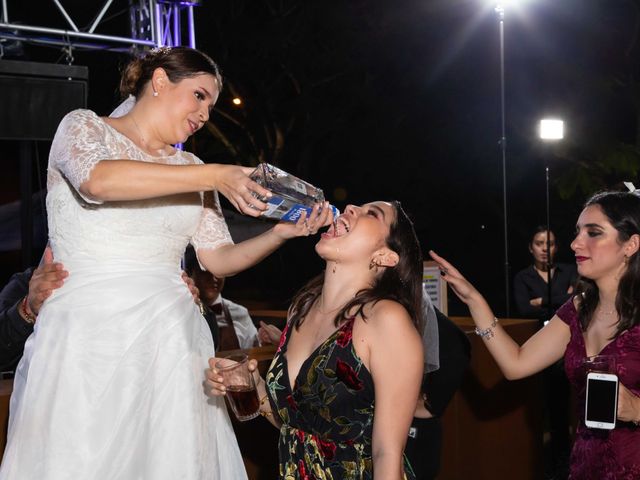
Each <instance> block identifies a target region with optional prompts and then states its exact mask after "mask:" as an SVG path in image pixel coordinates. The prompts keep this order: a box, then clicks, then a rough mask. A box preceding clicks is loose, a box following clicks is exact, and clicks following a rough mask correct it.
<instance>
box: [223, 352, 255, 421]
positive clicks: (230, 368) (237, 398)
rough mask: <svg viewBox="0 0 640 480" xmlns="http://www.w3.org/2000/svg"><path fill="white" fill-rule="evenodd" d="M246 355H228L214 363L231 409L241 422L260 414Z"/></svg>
mask: <svg viewBox="0 0 640 480" xmlns="http://www.w3.org/2000/svg"><path fill="white" fill-rule="evenodd" d="M248 361H249V359H248V357H247V355H246V354H244V353H240V354H233V355H229V356H228V357H225V358H223V359H221V360H220V361H218V362H217V363H216V370H217V371H218V373H219V374H220V376H221V377H222V379H223V381H222V383H223V384H224V386H225V388H226V391H227V393H226V397H227V401H228V402H229V405H230V406H231V410H233V413H234V414H235V416H236V418H237V419H238V420H240V421H241V422H245V421H247V420H251V419H253V418H256V417H257V416H258V415H259V414H260V401H259V399H258V392H257V390H256V385H255V382H254V380H253V375H252V374H251V372H250V371H249V368H248Z"/></svg>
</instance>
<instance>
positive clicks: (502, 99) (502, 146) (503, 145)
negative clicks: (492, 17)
mask: <svg viewBox="0 0 640 480" xmlns="http://www.w3.org/2000/svg"><path fill="white" fill-rule="evenodd" d="M495 11H496V13H497V14H498V21H499V27H500V117H501V136H500V142H499V143H500V151H501V154H502V210H503V217H504V285H505V309H506V316H507V317H509V312H510V308H509V304H510V288H509V284H510V282H509V276H510V275H509V273H510V272H509V271H510V268H509V231H508V221H507V133H506V114H505V80H504V6H503V4H502V3H498V4H497V5H496V8H495Z"/></svg>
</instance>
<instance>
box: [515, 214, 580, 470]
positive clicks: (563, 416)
mask: <svg viewBox="0 0 640 480" xmlns="http://www.w3.org/2000/svg"><path fill="white" fill-rule="evenodd" d="M547 231H548V230H547V227H546V226H544V225H541V226H538V227H537V228H536V230H535V231H534V232H533V236H532V237H531V239H530V241H529V252H530V253H531V255H532V257H533V264H532V265H530V266H529V267H527V268H525V269H524V270H521V271H520V272H518V273H517V274H516V276H515V278H514V281H513V290H514V296H515V300H516V306H517V308H518V313H519V315H520V316H522V317H524V318H533V319H537V320H538V322H539V325H540V328H542V326H543V325H544V324H545V322H547V321H548V320H549V319H550V318H551V317H552V316H553V312H555V311H556V310H557V309H558V308H560V307H561V306H562V305H563V304H564V303H565V302H566V301H567V300H569V298H571V297H572V294H573V291H574V286H575V284H576V281H577V277H578V274H577V272H576V267H575V265H569V264H566V263H559V262H556V261H555V259H556V254H557V252H558V243H557V240H556V236H555V233H554V232H552V231H549V240H550V241H549V244H550V247H551V248H550V249H548V248H547ZM549 265H551V303H549V288H548V285H549V284H548V273H549V270H548V267H549ZM543 388H544V396H545V416H546V423H547V424H548V425H549V427H548V428H549V440H550V441H549V443H548V445H546V446H545V477H546V478H549V479H554V480H562V479H566V478H567V475H568V468H569V452H570V450H571V437H570V431H569V430H570V424H571V419H570V414H569V409H570V396H571V389H570V386H569V382H568V380H567V376H566V374H565V372H564V362H563V360H560V361H558V362H556V363H554V364H553V365H551V366H550V367H549V368H546V369H545V370H544V372H543Z"/></svg>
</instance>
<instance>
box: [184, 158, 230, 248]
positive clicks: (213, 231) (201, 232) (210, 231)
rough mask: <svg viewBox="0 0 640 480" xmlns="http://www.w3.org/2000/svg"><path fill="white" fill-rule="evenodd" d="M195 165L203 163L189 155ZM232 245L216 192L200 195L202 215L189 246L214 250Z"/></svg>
mask: <svg viewBox="0 0 640 480" xmlns="http://www.w3.org/2000/svg"><path fill="white" fill-rule="evenodd" d="M189 155H190V156H191V157H192V160H193V162H194V163H196V164H202V163H204V162H203V161H202V160H200V159H199V158H198V157H196V156H195V155H193V154H189ZM228 244H233V239H232V238H231V234H230V233H229V227H227V222H226V221H225V219H224V215H222V207H221V206H220V199H219V197H218V192H216V191H215V190H214V191H207V192H204V193H203V194H202V214H201V216H200V223H199V224H198V229H197V230H196V233H195V234H194V235H193V237H192V238H191V245H193V248H195V249H196V252H197V251H198V250H200V249H207V250H215V249H216V248H218V247H221V246H222V245H228Z"/></svg>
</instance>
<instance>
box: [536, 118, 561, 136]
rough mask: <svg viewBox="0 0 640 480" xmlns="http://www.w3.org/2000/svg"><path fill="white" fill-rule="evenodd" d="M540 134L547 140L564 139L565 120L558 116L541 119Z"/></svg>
mask: <svg viewBox="0 0 640 480" xmlns="http://www.w3.org/2000/svg"><path fill="white" fill-rule="evenodd" d="M539 136H540V138H541V139H542V140H545V141H553V140H562V139H563V138H564V122H563V121H562V120H559V119H557V118H544V119H542V120H540V130H539Z"/></svg>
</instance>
